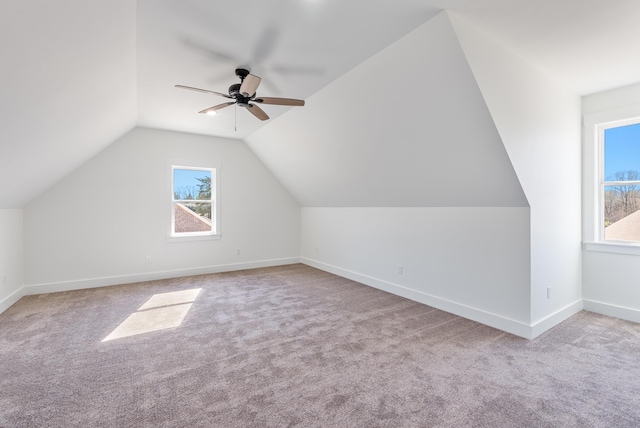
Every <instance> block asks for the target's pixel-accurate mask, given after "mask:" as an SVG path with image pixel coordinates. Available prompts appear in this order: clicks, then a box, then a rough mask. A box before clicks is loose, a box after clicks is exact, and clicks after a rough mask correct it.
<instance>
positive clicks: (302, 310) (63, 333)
mask: <svg viewBox="0 0 640 428" xmlns="http://www.w3.org/2000/svg"><path fill="white" fill-rule="evenodd" d="M105 339H107V340H105ZM0 426H2V427H289V426H300V427H639V426H640V325H639V324H634V323H630V322H625V321H621V320H617V319H612V318H608V317H604V316H600V315H596V314H591V313H586V312H581V313H579V314H578V315H575V316H574V317H572V318H571V319H569V320H567V321H565V322H564V323H562V324H561V325H559V326H557V327H555V328H554V329H552V330H550V331H548V332H547V333H545V334H543V335H542V336H540V337H539V338H537V339H535V340H532V341H527V340H524V339H520V338H517V337H515V336H512V335H509V334H507V333H503V332H501V331H498V330H495V329H492V328H490V327H486V326H483V325H481V324H478V323H475V322H472V321H468V320H465V319H463V318H460V317H457V316H454V315H451V314H448V313H446V312H442V311H439V310H436V309H433V308H430V307H428V306H424V305H421V304H418V303H415V302H412V301H409V300H406V299H403V298H400V297H397V296H393V295H390V294H387V293H384V292H382V291H378V290H375V289H372V288H369V287H366V286H364V285H361V284H358V283H355V282H352V281H349V280H346V279H343V278H340V277H337V276H334V275H331V274H328V273H326V272H322V271H319V270H316V269H313V268H311V267H308V266H304V265H290V266H282V267H276V268H265V269H255V270H249V271H243V272H233V273H225V274H215V275H204V276H196V277H188V278H181V279H174V280H164V281H154V282H147V283H139V284H131V285H125V286H114V287H105V288H99V289H91V290H81V291H74V292H64V293H54V294H45V295H38V296H28V297H25V298H23V299H21V300H20V301H19V302H18V303H16V304H15V305H14V306H12V307H11V308H9V309H8V310H7V311H6V312H4V313H3V314H1V315H0Z"/></svg>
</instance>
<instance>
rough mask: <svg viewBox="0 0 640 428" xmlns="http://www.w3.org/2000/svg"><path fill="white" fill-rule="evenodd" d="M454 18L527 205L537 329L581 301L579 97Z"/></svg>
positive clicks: (565, 314)
mask: <svg viewBox="0 0 640 428" xmlns="http://www.w3.org/2000/svg"><path fill="white" fill-rule="evenodd" d="M452 20H453V23H454V27H455V29H456V33H457V35H458V37H459V39H460V42H461V44H462V46H463V48H464V52H465V54H466V57H467V59H468V60H469V64H470V65H471V69H472V70H473V74H474V76H475V77H476V80H477V81H478V85H479V86H480V89H481V91H482V94H483V96H484V99H485V101H486V103H487V105H488V107H489V111H490V112H491V116H492V118H493V120H494V121H495V124H496V127H497V128H498V132H499V133H500V137H501V138H502V141H503V143H504V145H505V147H506V149H507V153H508V154H509V157H510V159H511V161H512V163H513V166H514V168H515V171H516V174H517V175H518V178H519V179H520V183H521V185H522V188H523V189H524V192H525V195H526V197H527V200H528V201H529V204H530V207H531V320H530V322H531V324H532V326H533V328H534V334H539V333H540V332H542V331H544V330H546V329H547V328H549V327H551V326H553V325H555V324H557V323H558V322H560V321H562V320H563V319H564V318H566V317H568V316H570V315H572V314H573V313H575V312H576V311H578V310H580V309H581V307H582V302H581V297H582V296H581V247H580V243H581V227H580V218H581V145H580V114H581V112H580V110H581V106H580V97H579V96H578V95H577V94H574V93H572V92H570V91H568V90H566V89H565V88H564V87H562V86H561V85H560V84H558V83H557V82H556V81H554V80H553V79H551V78H550V77H549V76H547V75H545V74H544V73H542V72H541V71H539V70H537V69H536V68H535V67H533V66H532V65H531V64H529V63H527V62H525V61H524V60H522V59H520V58H519V57H517V56H516V55H514V54H512V53H510V52H508V51H506V50H505V49H504V48H502V47H501V46H499V45H497V44H496V43H495V42H493V41H492V40H490V39H488V38H487V37H486V36H485V35H484V34H482V33H480V32H478V31H477V30H475V29H474V28H472V27H471V26H469V25H468V24H467V23H466V22H465V21H462V20H461V19H459V18H457V17H455V15H452ZM547 287H550V288H551V298H550V299H547Z"/></svg>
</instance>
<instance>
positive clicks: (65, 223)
mask: <svg viewBox="0 0 640 428" xmlns="http://www.w3.org/2000/svg"><path fill="white" fill-rule="evenodd" d="M176 158H177V159H195V160H199V161H202V160H210V161H212V162H220V163H221V165H222V168H221V179H220V181H221V195H220V199H221V204H222V205H221V206H222V213H221V223H222V235H223V236H222V239H220V240H210V241H201V242H167V241H166V239H165V238H166V234H167V231H168V227H167V223H168V221H169V212H168V204H167V201H168V198H169V197H170V190H169V187H168V181H169V180H168V178H167V174H168V169H167V165H166V161H167V159H176ZM24 225H25V238H24V239H25V260H24V263H25V278H24V282H25V284H26V285H27V287H26V288H27V290H26V292H27V293H34V292H47V291H57V290H62V289H72V288H83V287H90V286H99V285H108V284H116V283H123V282H130V281H136V280H146V279H153V278H162V277H170V276H181V275H187V274H194V273H205V272H214V271H219V270H231V269H237V268H242V267H254V266H262V265H271V264H283V263H290V262H296V261H298V257H299V254H300V209H299V206H298V204H297V203H296V202H295V201H294V200H293V199H292V198H291V196H290V195H289V194H288V193H287V192H286V191H285V190H284V189H283V188H282V186H281V185H280V184H279V183H278V182H277V181H276V180H275V178H274V177H273V176H272V175H271V173H270V172H269V171H268V170H267V169H266V168H265V167H264V165H263V164H262V163H261V162H260V161H259V160H258V159H257V158H256V157H255V156H254V155H253V153H251V151H250V150H249V149H248V148H247V146H246V145H245V144H244V143H243V142H242V141H240V140H230V139H222V138H215V137H204V136H197V135H192V134H183V133H176V132H169V131H159V130H151V129H145V128H135V129H134V130H133V131H131V132H130V133H128V134H127V135H125V136H124V137H123V138H121V139H120V140H118V141H116V142H115V143H113V144H112V145H110V146H109V147H108V148H107V149H105V150H104V151H103V152H101V153H100V154H98V155H97V156H96V157H94V158H93V159H91V160H90V161H88V162H87V163H85V164H84V165H82V166H81V167H80V168H79V169H78V170H76V171H75V172H73V173H72V174H70V175H69V176H67V177H66V178H65V179H64V180H62V181H61V182H59V183H58V184H57V185H55V186H54V187H52V188H51V189H49V190H48V191H47V192H45V193H44V194H42V195H41V196H40V197H38V198H36V199H35V200H34V201H32V202H31V203H30V204H29V205H28V206H27V207H26V208H25V210H24ZM236 249H240V250H241V254H240V255H236ZM147 255H149V256H151V260H152V262H151V263H146V262H145V258H146V256H147Z"/></svg>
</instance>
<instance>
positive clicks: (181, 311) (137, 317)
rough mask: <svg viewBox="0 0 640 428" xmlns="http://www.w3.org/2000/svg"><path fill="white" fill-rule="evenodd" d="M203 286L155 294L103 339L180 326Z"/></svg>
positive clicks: (107, 339) (105, 340)
mask: <svg viewBox="0 0 640 428" xmlns="http://www.w3.org/2000/svg"><path fill="white" fill-rule="evenodd" d="M201 290H202V289H201V288H194V289H191V290H181V291H173V292H169V293H159V294H154V295H153V296H151V297H150V298H149V300H147V301H146V302H145V303H144V304H143V305H142V306H140V308H138V311H137V312H134V313H132V314H131V315H129V316H128V317H127V319H125V320H124V321H122V323H121V324H120V325H119V326H118V327H116V328H115V329H114V330H113V331H112V332H111V333H110V334H109V335H108V336H107V337H105V338H104V339H103V340H102V341H103V342H107V341H109V340H113V339H120V338H123V337H130V336H136V335H138V334H144V333H150V332H153V331H159V330H166V329H169V328H175V327H179V326H180V325H181V324H182V321H184V318H185V317H186V316H187V313H188V312H189V309H191V305H192V304H193V302H195V300H196V298H197V297H198V294H199V293H200V291H201Z"/></svg>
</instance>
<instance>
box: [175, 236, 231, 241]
mask: <svg viewBox="0 0 640 428" xmlns="http://www.w3.org/2000/svg"><path fill="white" fill-rule="evenodd" d="M218 239H222V235H185V236H167V238H166V241H167V242H193V241H215V240H218Z"/></svg>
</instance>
